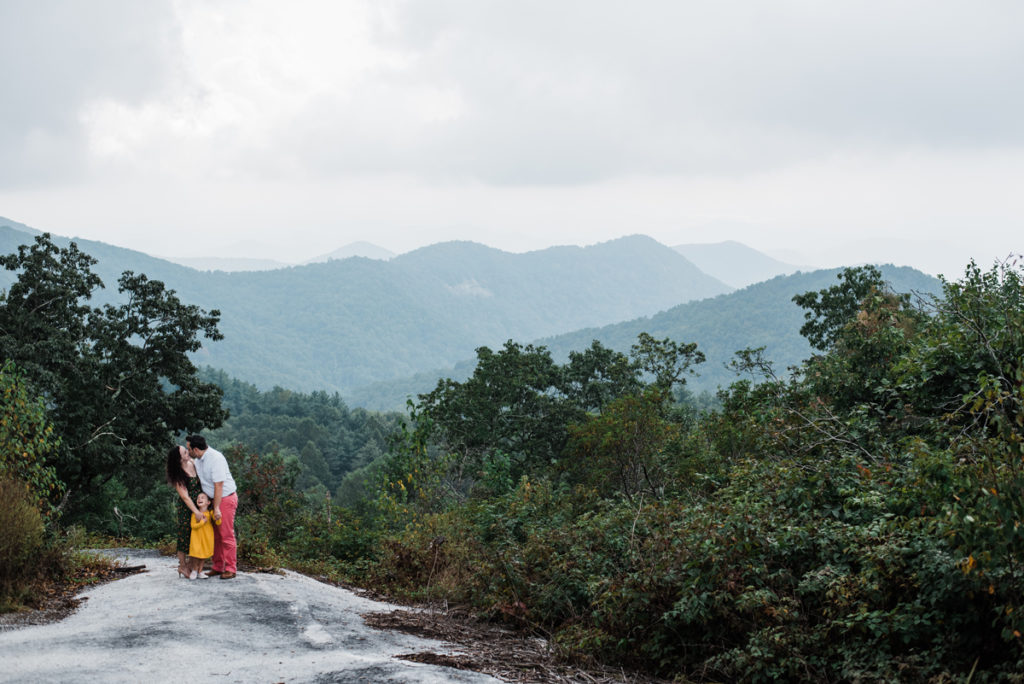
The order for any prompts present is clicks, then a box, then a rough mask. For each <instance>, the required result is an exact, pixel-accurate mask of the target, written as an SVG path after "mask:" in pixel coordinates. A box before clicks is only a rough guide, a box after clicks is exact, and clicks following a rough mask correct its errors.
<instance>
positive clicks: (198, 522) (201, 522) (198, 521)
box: [189, 515, 210, 530]
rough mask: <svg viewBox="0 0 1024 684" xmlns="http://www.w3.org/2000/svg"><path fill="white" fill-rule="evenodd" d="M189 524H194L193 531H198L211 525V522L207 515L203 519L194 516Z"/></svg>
mask: <svg viewBox="0 0 1024 684" xmlns="http://www.w3.org/2000/svg"><path fill="white" fill-rule="evenodd" d="M189 522H190V523H191V524H192V529H193V530H198V529H199V528H200V527H202V526H203V525H208V524H209V523H210V521H209V520H207V519H206V516H205V515H204V516H203V517H202V518H197V517H196V516H194V515H193V516H192V518H191V520H189Z"/></svg>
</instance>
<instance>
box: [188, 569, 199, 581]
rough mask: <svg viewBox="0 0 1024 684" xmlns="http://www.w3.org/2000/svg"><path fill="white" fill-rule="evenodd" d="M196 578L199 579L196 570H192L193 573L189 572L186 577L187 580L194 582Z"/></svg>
mask: <svg viewBox="0 0 1024 684" xmlns="http://www.w3.org/2000/svg"><path fill="white" fill-rule="evenodd" d="M196 577H199V572H198V571H197V570H193V571H192V572H190V573H189V575H188V578H189V579H190V580H194V579H195V578H196Z"/></svg>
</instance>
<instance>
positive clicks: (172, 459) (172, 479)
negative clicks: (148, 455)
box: [167, 446, 189, 487]
mask: <svg viewBox="0 0 1024 684" xmlns="http://www.w3.org/2000/svg"><path fill="white" fill-rule="evenodd" d="M188 480H189V477H188V473H186V472H185V469H184V468H182V467H181V450H180V449H179V447H177V446H173V447H171V450H170V451H168V452H167V484H169V485H171V486H172V487H176V486H177V485H181V486H183V487H188Z"/></svg>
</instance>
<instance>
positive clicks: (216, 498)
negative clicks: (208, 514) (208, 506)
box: [213, 482, 224, 520]
mask: <svg viewBox="0 0 1024 684" xmlns="http://www.w3.org/2000/svg"><path fill="white" fill-rule="evenodd" d="M223 494H224V483H223V482H214V483H213V517H214V519H215V520H220V499H221V496H222V495H223Z"/></svg>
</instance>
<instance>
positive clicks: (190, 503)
mask: <svg viewBox="0 0 1024 684" xmlns="http://www.w3.org/2000/svg"><path fill="white" fill-rule="evenodd" d="M174 489H175V491H177V492H178V496H180V497H181V500H182V501H184V502H185V505H186V506H188V509H189V510H190V511H192V514H193V515H194V516H196V517H197V518H198V517H200V513H199V509H198V508H196V505H195V503H194V502H193V501H192V499H190V498H189V496H188V490H187V489H185V485H180V484H178V485H174Z"/></svg>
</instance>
